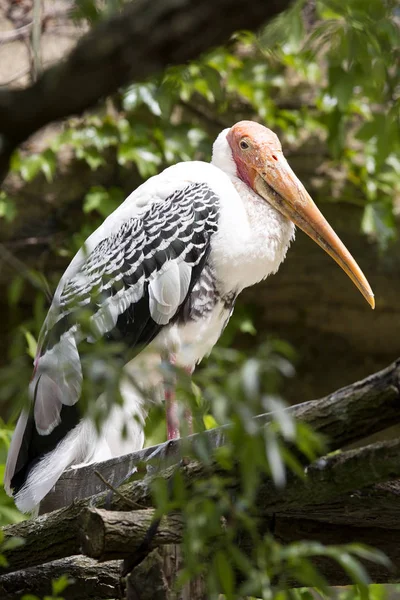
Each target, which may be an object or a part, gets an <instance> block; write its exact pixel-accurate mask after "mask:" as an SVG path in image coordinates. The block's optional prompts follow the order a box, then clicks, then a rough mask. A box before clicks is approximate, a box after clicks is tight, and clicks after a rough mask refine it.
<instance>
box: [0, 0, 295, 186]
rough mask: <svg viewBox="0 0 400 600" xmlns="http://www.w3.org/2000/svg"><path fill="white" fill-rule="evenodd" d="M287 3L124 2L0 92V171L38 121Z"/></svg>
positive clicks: (65, 112) (219, 39)
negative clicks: (59, 56) (48, 63)
mask: <svg viewBox="0 0 400 600" xmlns="http://www.w3.org/2000/svg"><path fill="white" fill-rule="evenodd" d="M289 3H290V0H271V1H269V2H264V0H254V2H252V3H251V4H247V5H246V7H245V10H244V3H243V0H203V1H202V2H201V3H199V2H198V1H197V0H168V1H167V0H152V2H151V5H150V3H149V1H148V0H136V2H132V3H131V4H130V5H129V6H128V7H126V8H125V10H123V11H122V12H121V14H118V15H116V16H114V17H113V18H111V19H109V20H108V21H105V22H102V23H100V24H99V25H98V26H97V27H95V28H94V29H93V30H92V31H91V32H90V33H89V34H88V35H86V36H85V37H84V38H83V39H82V40H81V41H80V42H79V43H78V44H77V46H76V48H75V49H74V50H73V51H72V52H71V54H70V55H69V56H68V57H67V59H66V60H65V61H63V62H61V63H59V64H58V65H56V66H54V67H52V68H50V69H48V70H47V71H45V72H44V73H43V75H41V76H40V77H39V78H38V80H37V81H36V83H35V84H34V85H32V86H30V87H28V88H26V89H24V90H5V91H1V92H0V132H1V137H0V178H1V179H3V178H4V176H5V175H6V173H7V170H8V163H9V159H10V156H11V153H12V151H13V150H14V148H15V147H16V146H17V145H18V144H20V143H21V142H22V141H23V140H25V139H27V138H28V137H29V136H30V135H31V134H32V133H33V132H35V131H37V130H38V129H39V128H41V127H43V126H44V125H46V124H48V123H51V122H53V121H56V120H58V119H62V118H65V117H68V116H70V115H73V114H80V113H82V112H83V111H84V110H86V109H88V108H90V107H92V106H94V105H95V104H96V103H97V102H98V101H99V100H100V99H102V98H104V97H105V96H107V95H109V94H112V93H113V92H115V91H116V90H117V89H118V88H119V87H120V86H122V85H124V84H126V83H128V82H129V81H133V80H143V79H146V78H147V77H150V76H151V75H152V74H154V73H156V72H158V71H160V70H161V69H163V68H165V67H166V66H168V65H172V64H178V63H179V64H181V63H184V62H186V61H188V60H190V59H193V58H196V57H197V56H198V55H199V54H201V53H202V52H204V51H205V50H207V49H208V48H210V47H212V46H215V45H218V44H222V43H224V42H226V41H227V39H228V38H229V36H230V35H231V34H232V33H233V32H234V31H236V30H237V29H257V28H259V27H260V26H261V24H262V23H264V22H266V21H267V20H269V19H271V18H272V17H273V16H275V15H276V14H278V13H279V12H281V11H282V10H284V9H285V8H287V7H288V6H289ZM78 90H79V93H77V91H78Z"/></svg>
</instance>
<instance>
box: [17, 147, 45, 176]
mask: <svg viewBox="0 0 400 600" xmlns="http://www.w3.org/2000/svg"><path fill="white" fill-rule="evenodd" d="M42 164H43V161H42V158H41V156H40V154H31V155H30V156H27V157H26V158H23V159H21V165H20V171H21V176H22V178H23V179H24V180H25V181H28V182H29V181H32V180H33V179H34V178H35V177H36V175H37V174H38V173H39V172H40V170H41V168H42Z"/></svg>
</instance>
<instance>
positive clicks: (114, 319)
mask: <svg viewBox="0 0 400 600" xmlns="http://www.w3.org/2000/svg"><path fill="white" fill-rule="evenodd" d="M246 124H247V130H246V131H245V133H243V131H242V130H243V127H245V126H246ZM245 129H246V127H245ZM248 130H250V134H249V133H248ZM244 144H247V148H245V147H244ZM249 146H250V149H252V150H254V153H253V155H251V160H250V159H247V157H248V156H250V153H249V152H247V150H248V147H249ZM246 152H247V153H246ZM265 152H267V153H269V155H270V154H271V152H272V153H273V154H272V158H271V156H269V155H268V159H269V162H268V163H266V158H267V157H266V156H264V155H263V153H264V154H265ZM278 153H281V149H280V144H279V141H278V140H277V138H276V136H275V135H274V134H273V133H272V132H270V131H269V130H267V129H266V128H263V127H262V126H260V125H256V124H254V123H248V122H242V123H239V124H237V125H235V126H234V127H233V128H231V129H227V130H224V131H223V132H222V133H221V134H220V135H219V136H218V138H217V140H216V142H215V143H214V147H213V158H212V163H211V164H208V163H203V162H187V163H179V164H177V165H175V166H173V167H169V168H168V169H166V170H165V171H163V172H162V173H161V174H160V175H157V176H155V177H152V178H151V179H149V180H148V181H147V182H146V183H144V184H143V185H141V186H140V187H139V188H138V189H137V190H135V191H134V192H133V193H132V194H131V195H130V196H129V197H128V198H127V199H126V200H125V202H124V203H123V204H121V206H120V207H119V208H118V209H117V210H116V211H115V212H114V213H113V214H112V215H110V216H109V217H108V218H107V219H106V220H105V221H104V223H103V224H102V225H101V226H100V227H99V228H98V229H97V230H96V231H95V232H94V233H93V234H92V235H91V236H90V237H89V238H88V240H87V242H86V244H85V246H84V247H83V248H82V249H81V250H80V251H79V252H78V254H77V255H76V256H75V258H74V259H73V260H72V262H71V264H70V266H69V267H68V269H67V270H66V271H65V273H64V275H63V277H62V279H61V280H60V283H59V285H58V287H57V290H56V292H55V295H54V300H53V303H52V306H51V308H50V310H49V313H48V316H47V318H46V321H45V323H44V325H43V330H42V333H41V336H40V340H39V350H38V356H37V358H36V361H35V372H34V376H33V379H32V382H31V385H30V395H31V399H32V405H33V412H32V413H31V414H30V415H29V416H28V413H27V411H23V413H22V414H21V417H20V420H19V421H18V424H17V427H16V431H15V434H14V437H13V440H12V443H11V448H10V452H9V457H8V462H7V470H6V477H5V485H6V489H7V491H8V492H9V493H11V490H12V488H14V493H15V500H16V503H17V505H18V507H19V508H20V509H21V510H22V511H30V510H32V509H33V508H34V507H35V506H36V505H37V504H38V503H39V502H40V501H41V499H42V498H43V497H44V496H45V495H46V494H47V493H48V492H49V491H50V490H51V488H52V487H53V486H54V484H55V483H56V481H57V479H58V478H59V477H60V475H61V474H62V472H63V471H64V470H65V469H66V468H67V467H68V466H69V465H73V464H77V463H88V462H91V461H99V460H105V459H107V458H110V457H111V456H118V455H120V454H124V453H127V452H132V451H134V450H137V449H139V448H141V447H142V445H143V427H142V426H143V423H144V420H145V418H146V414H147V407H146V403H145V402H144V400H143V396H144V394H141V393H140V390H142V391H144V390H148V389H153V390H155V392H158V393H159V392H160V388H161V386H162V380H161V375H160V371H159V369H158V367H159V365H160V362H161V359H162V357H163V356H169V357H172V356H173V357H174V361H175V362H176V364H178V365H179V366H182V367H185V368H188V369H192V368H194V366H195V365H196V364H197V363H198V362H199V361H200V360H201V359H202V358H203V356H204V355H206V354H208V353H209V352H210V351H211V349H212V347H213V346H214V345H215V343H216V342H217V340H218V338H219V336H220V334H221V332H222V330H223V328H224V327H225V325H226V323H227V321H228V319H229V317H230V314H231V312H232V309H233V304H234V301H235V299H236V297H237V295H238V294H239V293H240V292H241V291H242V290H243V289H244V288H245V287H248V286H251V285H253V284H255V283H257V282H258V281H260V280H262V279H264V278H265V277H267V276H268V275H269V274H271V273H275V272H276V270H277V269H278V267H279V265H280V264H281V262H282V260H283V259H284V258H285V255H286V251H287V249H288V247H289V245H290V242H291V240H292V239H293V238H294V224H293V222H292V220H290V219H288V218H287V216H284V214H282V212H284V211H283V210H282V209H281V208H280V204H279V203H280V202H281V200H282V197H281V196H280V195H279V193H278V192H279V178H278V179H277V171H276V170H275V171H274V170H273V169H274V168H275V163H274V161H277V160H278V157H277V155H278ZM279 157H280V155H279ZM280 160H281V162H282V164H283V165H285V163H284V159H283V156H282V158H280ZM246 161H247V162H246ZM270 163H272V166H271V165H270ZM267 164H268V165H269V166H268V169H269V171H268V173H270V172H271V173H272V176H271V177H269V180H268V185H267V184H266V183H265V184H264V183H263V182H264V181H265V182H267V177H266V172H267V168H266V165H267ZM286 165H287V163H286ZM258 168H260V169H261V171H260V173H259V174H257V173H258V171H257V172H256V170H257V169H258ZM285 168H286V167H285ZM271 169H272V171H271ZM290 173H291V171H290ZM259 176H260V177H261V178H262V181H261V180H259V179H258V177H259ZM293 177H295V176H294V174H293ZM260 181H261V183H260ZM271 181H272V182H273V183H274V185H273V186H271ZM297 182H298V180H296V182H295V187H296V186H297V187H298V189H297V192H298V193H299V194H300V195H301V194H303V189H304V188H301V187H299V186H301V184H300V182H298V183H297ZM261 185H265V189H264V188H262V189H261V191H260V186H261ZM277 189H278V192H277ZM304 192H305V190H304ZM276 203H278V204H277V208H278V209H277V208H275V207H274V206H273V205H272V204H276ZM293 220H294V221H295V220H296V219H295V218H293ZM300 226H302V224H301V223H300ZM303 228H304V227H303ZM307 233H309V232H307ZM310 235H311V234H310ZM82 310H86V311H89V313H90V315H91V316H90V321H89V327H87V326H86V327H83V326H82V324H81V322H80V320H79V315H80V314H81V312H80V311H82ZM115 332H117V334H118V336H119V337H118V339H119V338H123V339H124V340H126V342H127V345H128V346H130V347H131V348H133V347H136V346H138V347H139V346H140V345H142V344H143V345H145V346H146V345H147V347H146V349H145V350H144V351H143V352H141V353H140V354H139V355H138V356H136V358H134V359H133V360H131V361H130V362H129V363H128V364H127V365H126V367H125V370H126V374H127V375H126V377H125V378H123V380H122V381H121V384H120V387H121V394H122V397H123V399H124V405H123V406H122V407H120V406H114V407H113V408H112V410H111V412H110V414H109V417H108V419H107V422H106V423H105V424H104V425H103V428H102V430H101V432H100V433H97V431H96V429H95V427H94V425H93V424H92V422H91V421H90V420H89V419H88V418H83V419H80V417H79V413H77V412H76V408H75V406H76V402H77V401H78V399H79V397H80V394H81V387H82V369H81V361H80V356H79V344H80V343H81V341H82V340H86V341H88V342H89V343H95V342H96V340H97V339H99V338H100V337H102V336H106V337H109V336H114V335H115ZM130 377H132V378H133V379H134V381H135V385H132V383H131V381H130ZM97 401H98V402H103V401H104V399H102V398H101V397H100V398H99V399H98V400H97ZM65 423H67V425H64V424H65ZM122 427H124V428H125V429H126V433H127V435H126V436H125V437H124V439H122V438H121V435H120V432H121V429H122ZM52 436H53V437H52ZM47 439H48V440H50V441H49V443H48V447H46V440H47ZM43 448H44V449H43Z"/></svg>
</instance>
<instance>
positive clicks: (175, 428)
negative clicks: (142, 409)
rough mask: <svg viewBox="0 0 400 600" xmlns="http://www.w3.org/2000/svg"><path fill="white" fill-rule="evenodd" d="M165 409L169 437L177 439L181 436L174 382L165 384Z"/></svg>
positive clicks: (169, 438)
mask: <svg viewBox="0 0 400 600" xmlns="http://www.w3.org/2000/svg"><path fill="white" fill-rule="evenodd" d="M164 397H165V411H166V417H167V439H168V441H169V440H175V439H177V438H179V437H180V432H179V418H178V403H177V401H176V396H175V386H174V384H170V383H166V384H165V392H164Z"/></svg>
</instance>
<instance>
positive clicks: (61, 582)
mask: <svg viewBox="0 0 400 600" xmlns="http://www.w3.org/2000/svg"><path fill="white" fill-rule="evenodd" d="M73 583H74V580H73V579H72V578H71V577H68V575H61V577H59V578H58V579H53V581H52V582H51V588H52V594H53V596H59V595H60V594H62V593H63V591H64V590H66V589H67V587H68V586H69V585H72V584H73Z"/></svg>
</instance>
